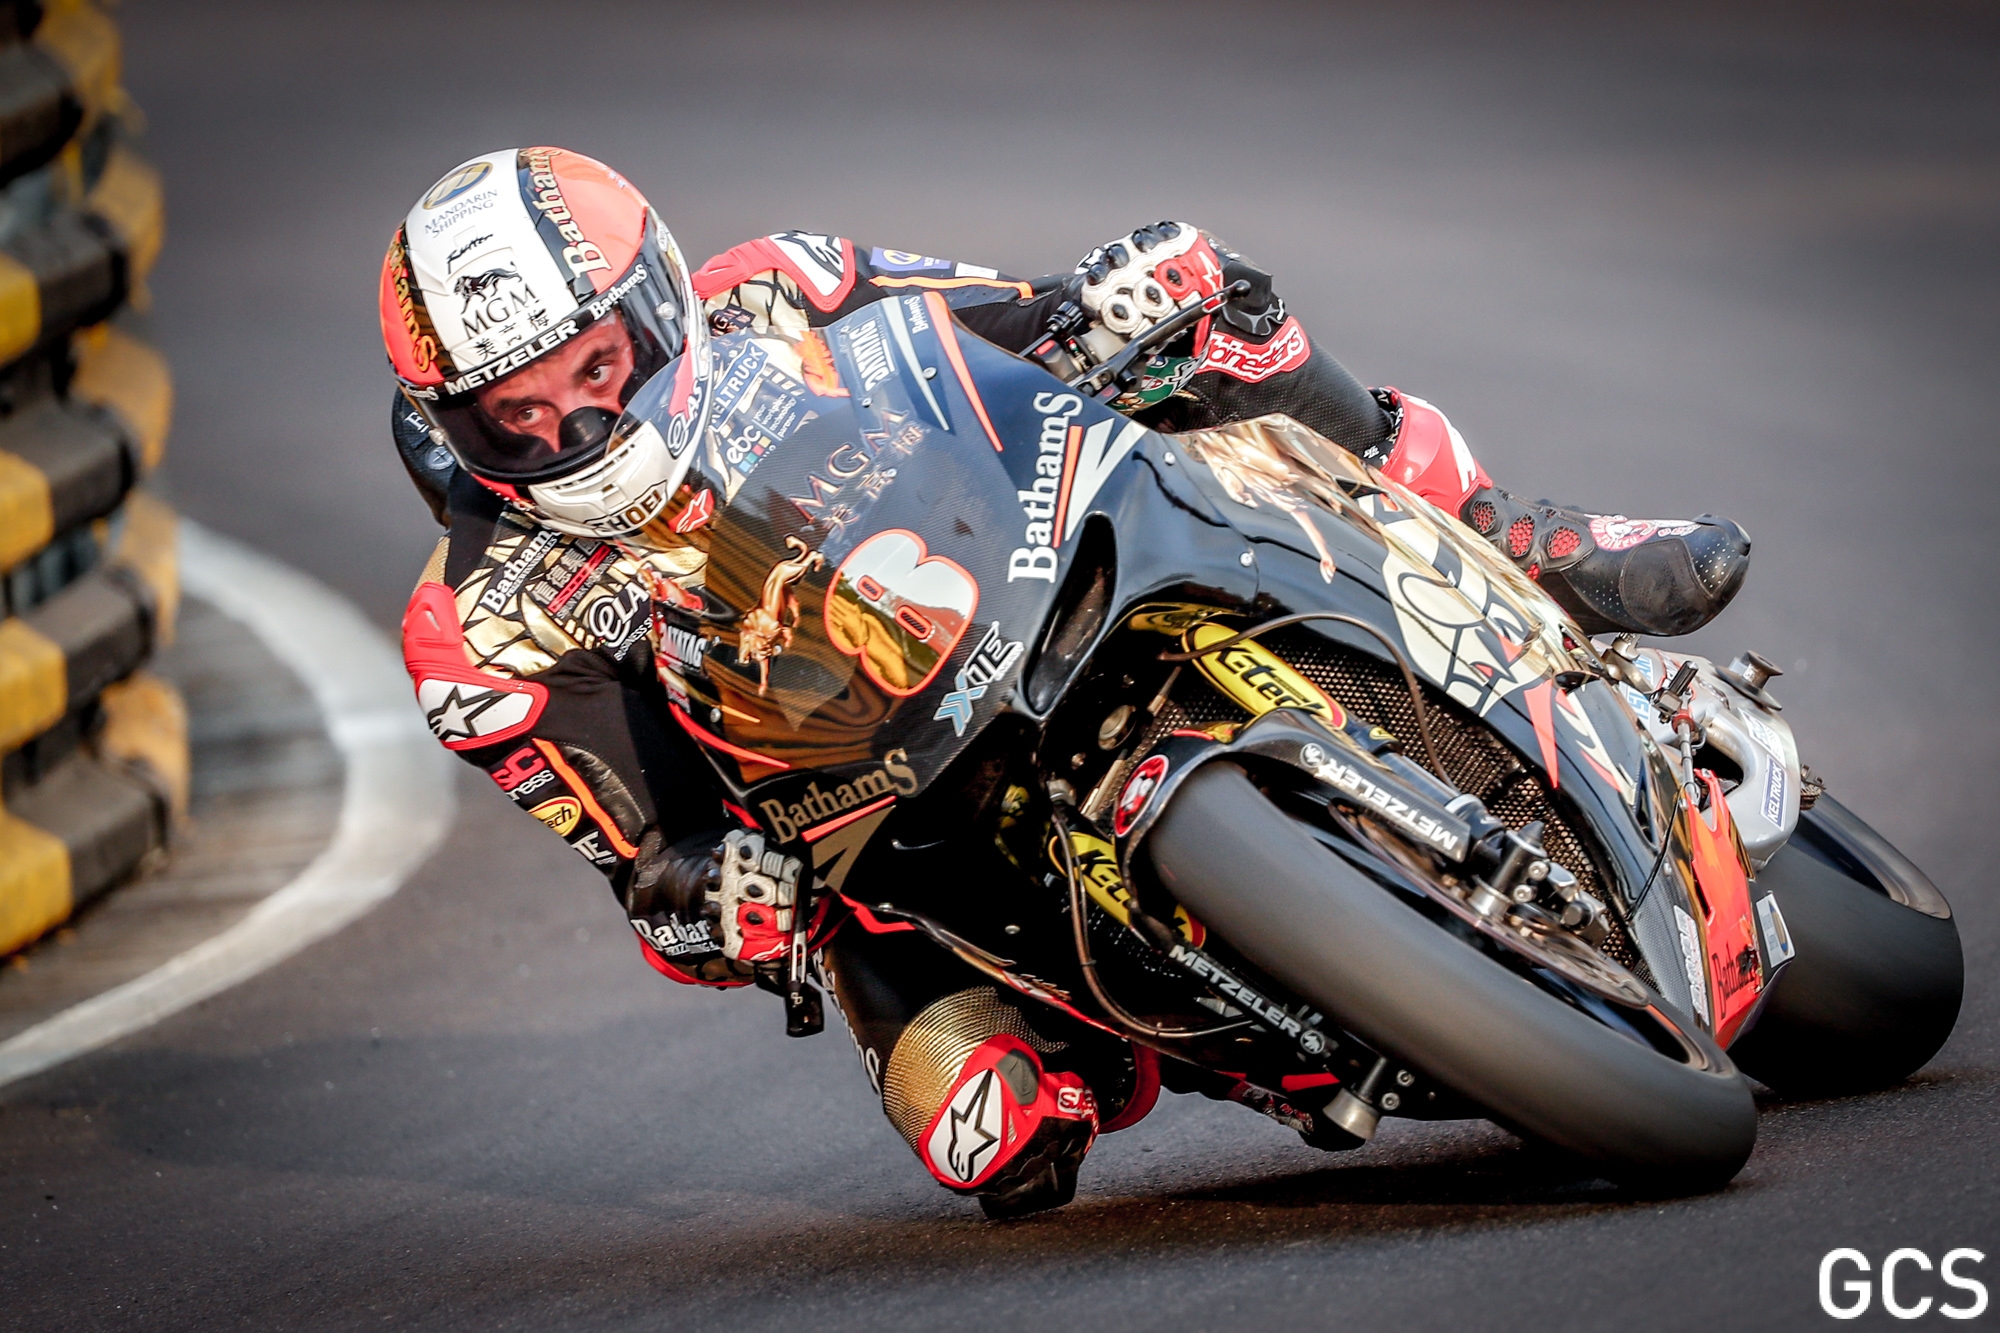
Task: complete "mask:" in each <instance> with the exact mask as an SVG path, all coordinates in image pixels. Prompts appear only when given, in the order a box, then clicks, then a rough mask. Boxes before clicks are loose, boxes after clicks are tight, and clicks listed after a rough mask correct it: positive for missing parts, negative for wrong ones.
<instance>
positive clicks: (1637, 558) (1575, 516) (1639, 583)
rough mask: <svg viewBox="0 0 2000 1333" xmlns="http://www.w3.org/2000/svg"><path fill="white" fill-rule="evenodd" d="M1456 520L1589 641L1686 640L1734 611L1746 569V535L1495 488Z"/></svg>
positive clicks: (1712, 518) (1713, 521)
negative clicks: (1625, 636) (1629, 636)
mask: <svg viewBox="0 0 2000 1333" xmlns="http://www.w3.org/2000/svg"><path fill="white" fill-rule="evenodd" d="M1458 516H1459V518H1460V519H1462V520H1463V521H1464V522H1465V523H1467V524H1468V525H1470V526H1471V528H1472V530H1473V531H1475V532H1477V533H1479V535H1481V536H1482V537H1485V538H1486V539H1487V540H1489V541H1491V542H1492V543H1493V544H1494V545H1495V546H1497V547H1499V548H1500V550H1501V552H1502V553H1503V554H1504V555H1506V556H1507V558H1508V559H1510V560H1512V561H1513V562H1514V563H1515V564H1516V565H1518V566H1520V567H1521V568H1522V569H1523V570H1525V571H1526V572H1527V575H1528V577H1529V578H1531V579H1534V580H1535V581H1536V582H1537V583H1539V584H1541V585H1542V588H1543V590H1544V591H1546V592H1547V593H1548V594H1549V596H1550V597H1552V598H1554V599H1555V600H1556V601H1557V602H1558V603H1560V604H1561V606H1562V608H1563V610H1565V611H1567V612H1569V613H1570V615H1571V616H1573V617H1575V619H1576V623H1577V625H1578V626H1579V627H1581V628H1582V630H1583V632H1584V633H1586V634H1615V633H1619V632H1622V631H1629V632H1631V633H1634V634H1652V635H1673V634H1690V633H1692V632H1694V631H1695V630H1698V629H1700V628H1701V627H1702V626H1703V625H1706V624H1707V623H1708V622H1709V621H1711V620H1713V619H1715V617H1716V616H1717V615H1718V614H1720V613H1721V611H1722V608H1723V607H1725V606H1727V605H1729V600H1730V598H1732V597H1734V596H1736V590H1737V589H1738V588H1741V587H1742V586H1743V576H1744V574H1746V573H1747V572H1748V571H1749V569H1750V534H1749V533H1747V532H1745V531H1744V530H1743V528H1742V525H1741V524H1738V523H1735V522H1732V521H1731V520H1729V519H1726V518H1718V517H1717V516H1716V515H1714V514H1703V515H1702V516H1701V517H1700V518H1694V519H1672V520H1670V519H1647V518H1627V517H1625V516H1624V515H1623V514H1608V515H1607V514H1589V513H1585V512H1584V511H1582V510H1580V509H1566V508H1563V507H1562V506H1560V505H1555V504H1551V503H1550V502H1548V501H1547V500H1541V501H1537V502H1536V503H1534V504H1529V503H1527V502H1526V501H1524V500H1520V499H1517V498H1515V497H1514V496H1512V495H1509V494H1508V493H1507V492H1506V491H1503V490H1501V489H1500V488H1499V487H1498V486H1487V487H1483V488H1481V489H1480V490H1478V491H1475V492H1474V493H1473V494H1472V496H1471V497H1470V498H1469V499H1467V500H1466V502H1465V504H1464V505H1463V506H1462V507H1461V508H1460V509H1459V511H1458Z"/></svg>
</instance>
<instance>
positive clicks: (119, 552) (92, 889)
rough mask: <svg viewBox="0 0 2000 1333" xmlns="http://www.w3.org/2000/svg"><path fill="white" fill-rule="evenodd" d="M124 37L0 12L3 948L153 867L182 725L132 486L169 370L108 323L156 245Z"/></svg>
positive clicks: (103, 25) (162, 549)
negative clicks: (151, 669) (161, 651)
mask: <svg viewBox="0 0 2000 1333" xmlns="http://www.w3.org/2000/svg"><path fill="white" fill-rule="evenodd" d="M133 119H134V117H133V115H132V113H131V108H130V107H129V105H128V103H127V100H126V98H125V94H124V91H123V89H122V87H121V86H120V84H119V46H118V32H117V28H116V26H115V25H114V24H113V23H112V22H111V20H110V19H109V18H108V17H107V16H106V15H105V14H104V13H103V12H102V11H101V10H99V9H98V8H96V7H95V6H94V5H93V4H91V3H88V2H87V0H53V2H52V3H48V4H46V5H42V6H37V5H34V4H32V3H28V4H23V3H19V2H18V0H17V2H16V3H11V4H10V3H8V0H0V203H4V204H6V205H7V206H8V215H9V216H11V217H14V218H15V219H16V220H17V221H16V225H15V226H14V227H13V229H12V230H11V231H8V232H7V233H6V234H5V235H4V236H0V954H5V953H10V952H13V951H15V950H17V949H19V948H21V947H22V946H23V945H26V944H28V943H31V942H32V941H34V940H35V939H36V938H38V937H39V936H40V935H42V934H43V933H44V932H46V931H47V930H49V929H50V928H52V927H53V926H56V925H59V924H60V923H61V922H63V921H65V920H66V919H68V917H69V916H70V915H71V913H73V912H74V911H75V910H76V909H77V908H78V907H80V906H81V905H83V904H84V903H86V902H88V901H89V900H90V899H91V898H93V897H95V896H96V895H98V894H100V893H102V892H104V891H105V890H106V889H108V888H110V887H112V886H113V885H115V884H117V883H118V882H120V881H121V880H123V879H126V878H128V877H130V876H131V875H132V874H133V873H135V872H136V871H139V870H141V869H143V868H144V867H146V866H147V865H149V864H150V863H152V862H153V861H156V860H157V859H159V857H160V856H161V854H162V853H163V851H164V849H165V847H166V845H167V841H168V839H169V837H170V835H171V833H172V830H173V826H174V821H175V819H176V818H178V817H179V816H180V815H181V814H183V813H184V812H185V810H186V805H187V791H188V779H189V775H188V753H187V722H186V717H185V714H184V710H183V708H182V705H181V701H180V698H179V696H178V695H177V694H176V693H175V692H174V689H173V687H172V686H171V685H170V684H168V683H167V682H166V681H164V680H162V679H160V678H158V677H156V676H152V675H150V674H148V673H147V672H146V671H145V670H143V665H144V663H145V662H146V660H147V658H148V657H149V656H150V655H151V654H152V652H153V650H154V649H155V648H157V647H159V646H160V645H162V644H164V643H166V642H168V641H170V639H171V637H172V634H173V628H174V620H175V615H176V611H177V608H178V605H179V599H180V583H179V578H178V571H177V565H176V557H175V549H176V548H175V532H174V527H175V519H174V515H173V511H172V510H171V509H169V508H168V507H167V506H166V505H164V504H163V503H161V502H160V501H159V500H157V499H156V498H154V497H153V496H151V495H149V494H147V493H146V492H145V491H144V490H143V489H140V486H141V483H142V482H143V480H144V478H145V476H146V474H147V473H148V472H149V471H150V470H151V469H153V468H154V467H156V466H157V465H158V463H159V461H160V457H161V454H162V452H163V450H164V448H165V443H166V436H167V429H168V425H169V423H170V421H171V419H172V414H173V389H172V381H171V378H170V376H169V375H168V372H167V368H166V364H165V362H164V361H163V360H162V359H161V358H160V356H159V354H158V353H157V352H155V351H153V350H152V349H151V348H149V347H147V346H146V345H145V344H144V343H143V342H141V341H140V340H139V339H137V338H136V337H134V336H133V335H132V334H131V333H129V332H128V331H126V330H124V329H122V328H120V327H119V326H118V325H117V324H116V323H113V322H111V321H113V320H114V319H115V317H116V315H117V313H118V311H119V310H120V309H121V308H122V307H123V306H124V305H125V304H127V303H128V302H130V301H131V300H133V299H134V298H135V297H137V296H142V295H143V291H144V287H143V284H144V279H145V276H146V274H147V272H148V271H149V270H150V269H151V267H152V265H153V261H154V259H155V258H156V257H157V256H158V254H159V250H160V243H161V238H162V235H163V230H164V228H163V217H164V212H163V208H162V203H161V190H160V183H159V178H158V176H157V175H156V173H154V171H153V170H152V168H151V167H149V166H148V165H146V163H145V162H144V161H142V160H141V159H140V158H139V156H138V155H137V154H136V153H135V152H134V151H133V149H132V147H131V145H130V143H129V142H128V135H129V131H130V126H131V124H132V121H133Z"/></svg>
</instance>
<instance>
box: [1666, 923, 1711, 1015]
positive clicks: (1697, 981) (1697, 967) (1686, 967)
mask: <svg viewBox="0 0 2000 1333" xmlns="http://www.w3.org/2000/svg"><path fill="white" fill-rule="evenodd" d="M1674 926H1675V928H1676V929H1677V930H1678V931H1679V932H1680V937H1681V970H1682V971H1684V972H1686V973H1687V981H1688V1003H1690V1004H1691V1005H1693V1006H1694V1013H1695V1017H1696V1018H1699V1019H1700V1020H1701V1023H1702V1026H1703V1027H1707V1026H1708V1025H1709V1018H1708V973H1707V972H1705V971H1704V970H1703V969H1702V965H1701V932H1700V931H1699V930H1697V929H1696V928H1695V924H1694V918H1693V917H1691V916H1689V915H1688V914H1687V911H1686V910H1685V909H1684V908H1682V907H1681V905H1680V904H1679V903H1675V904H1674Z"/></svg>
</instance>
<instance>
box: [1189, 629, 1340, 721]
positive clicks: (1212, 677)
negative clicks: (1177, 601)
mask: <svg viewBox="0 0 2000 1333" xmlns="http://www.w3.org/2000/svg"><path fill="white" fill-rule="evenodd" d="M1235 634H1236V631H1235V630H1232V629H1227V628H1225V627H1223V626H1221V625H1196V626H1195V627H1194V628H1193V629H1191V630H1189V631H1188V633H1187V635H1186V636H1185V645H1184V646H1185V647H1187V648H1188V649H1190V650H1194V649H1200V648H1206V647H1207V646H1208V645H1210V644H1212V643H1221V642H1222V641H1223V640H1224V639H1229V638H1233V637H1235ZM1194 664H1195V667H1196V668H1197V669H1198V670H1199V671H1200V672H1201V674H1202V675H1204V676H1206V677H1208V679H1209V681H1210V683H1212V684H1213V685H1214V686H1215V687H1216V688H1217V689H1219V690H1221V691H1222V692H1223V693H1224V694H1226V695H1228V696H1229V697H1230V698H1231V699H1233V700H1235V701H1236V702H1237V703H1239V704H1241V705H1242V706H1243V707H1244V708H1245V709H1246V710H1247V711H1248V712H1250V713H1251V714H1252V715H1253V716H1262V715H1263V714H1265V713H1268V712H1270V711H1271V710H1272V709H1274V708H1298V709H1303V710H1304V711H1306V712H1308V713H1311V714H1312V715H1313V716H1314V717H1316V718H1318V719H1319V720H1320V721H1322V722H1324V723H1326V725H1327V726H1329V727H1343V726H1346V725H1347V714H1346V712H1344V711H1343V710H1342V709H1341V707H1340V705H1339V704H1337V703H1335V702H1334V701H1333V700H1332V699H1330V698H1328V697H1327V695H1326V692H1325V691H1323V690H1321V689H1320V688H1319V686H1317V685H1315V684H1313V683H1312V682H1311V681H1309V680H1307V679H1306V678H1305V677H1304V676H1302V675H1300V674H1299V673H1298V672H1297V671H1295V670H1293V669H1292V667H1291V666H1290V664H1288V663H1287V662H1285V661H1284V659H1282V658H1280V657H1279V656H1278V655H1277V654H1276V653H1274V652H1272V651H1271V650H1270V649H1269V648H1266V647H1264V645H1262V644H1261V643H1258V642H1257V641H1256V640H1255V639H1245V640H1244V641H1243V642H1241V643H1239V644H1235V645H1234V646H1232V647H1229V648H1225V649H1223V650H1222V651H1221V652H1219V653H1205V654H1203V655H1202V656H1200V657H1197V658H1196V659H1195V660H1194Z"/></svg>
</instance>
